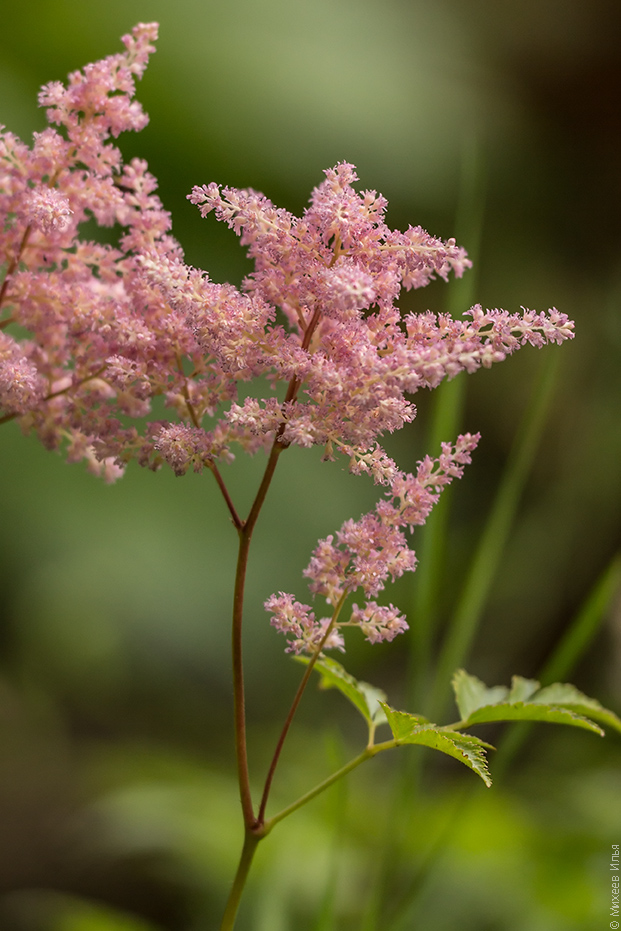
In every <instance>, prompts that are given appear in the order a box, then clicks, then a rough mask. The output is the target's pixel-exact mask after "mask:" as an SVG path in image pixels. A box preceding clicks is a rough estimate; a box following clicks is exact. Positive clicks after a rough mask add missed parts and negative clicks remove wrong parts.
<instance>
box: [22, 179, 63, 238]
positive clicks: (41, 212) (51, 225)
mask: <svg viewBox="0 0 621 931" xmlns="http://www.w3.org/2000/svg"><path fill="white" fill-rule="evenodd" d="M24 212H25V214H26V220H27V221H28V222H29V223H31V224H32V225H33V226H36V227H37V229H40V230H42V231H43V232H44V233H63V232H64V231H65V230H66V229H67V228H68V227H69V226H70V224H71V217H72V215H73V211H72V210H71V208H70V207H69V201H68V200H67V198H66V197H65V195H64V194H61V192H60V191H57V190H56V188H50V187H41V188H37V189H35V190H33V191H30V192H29V194H28V195H27V196H26V198H25V204H24Z"/></svg>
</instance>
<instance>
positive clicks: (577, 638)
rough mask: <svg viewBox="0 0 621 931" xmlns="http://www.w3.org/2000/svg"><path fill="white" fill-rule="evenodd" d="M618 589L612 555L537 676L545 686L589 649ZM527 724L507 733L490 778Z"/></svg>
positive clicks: (619, 558)
mask: <svg viewBox="0 0 621 931" xmlns="http://www.w3.org/2000/svg"><path fill="white" fill-rule="evenodd" d="M620 590H621V553H617V554H615V556H614V557H613V558H612V560H611V561H610V563H609V564H608V565H607V566H606V568H605V570H604V572H602V574H601V575H600V577H599V579H598V580H597V582H596V583H595V585H594V586H593V588H592V589H591V591H590V592H589V594H588V596H587V598H586V599H585V601H584V603H583V605H582V607H581V608H580V610H579V611H578V613H577V614H576V616H575V617H574V619H573V621H572V622H571V624H570V625H569V627H568V629H567V631H566V632H565V634H564V636H563V637H562V638H561V640H560V641H559V643H558V646H557V647H556V649H555V650H554V652H553V654H552V656H551V657H550V659H549V660H548V662H547V663H546V664H545V666H544V667H543V669H542V671H541V673H540V674H539V676H538V677H537V678H538V679H539V680H540V682H541V684H542V685H544V686H545V685H549V684H551V683H552V682H556V681H558V680H561V679H566V678H568V676H570V675H571V673H572V671H573V669H574V668H575V666H576V665H577V664H578V662H579V661H580V660H581V659H582V657H583V656H584V654H585V652H586V651H587V649H588V648H589V645H590V644H591V642H592V640H593V638H594V637H595V634H596V633H597V631H598V630H599V628H600V627H601V625H602V623H603V621H604V619H605V618H606V616H607V613H608V610H609V608H610V606H611V605H612V602H613V600H614V598H615V597H616V596H617V594H618V593H619V591H620ZM531 728H532V725H531V724H518V725H516V726H515V727H512V728H511V730H510V731H508V733H507V735H506V737H505V738H504V740H503V741H502V742H501V744H500V746H499V748H498V753H497V754H496V756H495V759H494V779H498V778H500V777H501V776H502V775H503V774H504V772H505V771H506V769H507V767H508V766H509V764H510V763H511V761H512V760H513V758H514V757H515V755H516V754H517V753H518V751H519V750H520V748H521V747H522V745H523V744H524V742H525V740H526V738H527V737H528V735H529V733H530V731H531Z"/></svg>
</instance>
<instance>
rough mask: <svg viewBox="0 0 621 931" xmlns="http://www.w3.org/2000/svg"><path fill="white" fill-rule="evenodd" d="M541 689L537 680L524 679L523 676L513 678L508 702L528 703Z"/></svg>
mask: <svg viewBox="0 0 621 931" xmlns="http://www.w3.org/2000/svg"><path fill="white" fill-rule="evenodd" d="M538 688H539V682H537V680H536V679H523V678H522V676H513V677H512V679H511V691H510V692H509V696H508V701H528V699H529V698H530V697H531V695H534V694H535V692H536V691H537V689H538Z"/></svg>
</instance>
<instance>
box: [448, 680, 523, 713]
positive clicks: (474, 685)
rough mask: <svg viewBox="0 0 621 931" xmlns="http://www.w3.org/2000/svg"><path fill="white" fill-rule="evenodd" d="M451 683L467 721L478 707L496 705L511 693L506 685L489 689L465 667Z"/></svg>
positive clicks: (458, 705) (456, 699) (460, 709)
mask: <svg viewBox="0 0 621 931" xmlns="http://www.w3.org/2000/svg"><path fill="white" fill-rule="evenodd" d="M451 684H452V686H453V691H454V692H455V701H456V702H457V707H458V708H459V713H460V715H461V718H462V721H465V720H466V719H467V718H468V717H469V716H470V715H471V714H472V712H473V711H476V709H477V708H483V707H485V706H486V705H495V704H496V703H497V702H499V701H502V700H503V699H505V698H507V696H508V695H509V689H508V688H506V686H504V685H497V686H495V687H494V688H491V689H489V688H488V687H487V686H486V685H485V683H484V682H481V680H480V679H477V677H476V676H471V675H469V674H468V673H467V672H466V670H465V669H458V670H457V672H456V673H455V675H454V676H453V681H452V683H451ZM537 686H539V683H537Z"/></svg>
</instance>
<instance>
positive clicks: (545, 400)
mask: <svg viewBox="0 0 621 931" xmlns="http://www.w3.org/2000/svg"><path fill="white" fill-rule="evenodd" d="M557 373H558V357H557V356H556V354H555V353H548V354H547V355H546V357H545V361H544V364H543V366H542V369H541V372H540V376H539V378H538V380H537V383H536V385H535V389H534V391H533V395H532V399H531V402H530V404H529V406H528V409H527V411H526V413H525V415H524V419H523V421H522V424H521V426H520V429H519V431H518V433H517V436H516V438H515V441H514V444H513V447H512V450H511V453H510V456H509V461H508V463H507V467H506V469H505V473H504V476H503V479H502V481H501V484H500V487H499V489H498V492H497V494H496V499H495V501H494V504H493V506H492V509H491V512H490V514H489V517H488V519H487V522H486V524H485V527H484V530H483V534H482V536H481V539H480V541H479V544H478V546H477V548H476V551H475V555H474V558H473V560H472V563H471V566H470V569H469V572H468V575H467V578H466V582H465V585H464V588H463V590H462V594H461V597H460V599H459V601H458V604H457V608H456V611H455V613H454V615H453V618H452V620H451V622H450V625H449V628H448V632H447V636H446V639H445V642H444V646H443V648H442V651H441V653H440V657H439V660H438V664H437V670H436V676H435V682H434V688H433V691H432V697H431V703H430V706H431V712H430V713H431V716H432V718H433V719H434V720H437V719H438V718H439V717H440V716H441V715H442V713H443V710H444V706H445V704H446V701H447V697H448V684H449V681H450V678H451V676H452V674H453V672H454V671H455V669H457V668H458V667H459V666H462V665H463V664H464V662H465V661H466V658H467V656H468V651H469V649H470V646H471V644H472V641H473V640H474V637H475V635H476V632H477V627H478V625H479V623H480V621H481V617H482V615H483V611H484V609H485V605H486V603H487V599H488V597H489V593H490V590H491V587H492V584H493V581H494V578H495V575H496V572H497V569H498V565H499V563H500V559H501V556H502V553H503V551H504V548H505V545H506V542H507V539H508V537H509V532H510V530H511V526H512V524H513V520H514V518H515V513H516V510H517V505H518V501H519V498H520V495H521V494H522V491H523V489H524V485H525V484H526V479H527V476H528V473H529V471H530V468H531V465H532V462H533V459H534V457H535V452H536V449H537V445H538V443H539V440H540V437H541V434H542V432H543V428H544V426H545V422H546V418H547V415H548V411H549V407H550V402H551V400H552V396H553V392H554V387H555V383H556V378H557Z"/></svg>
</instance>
